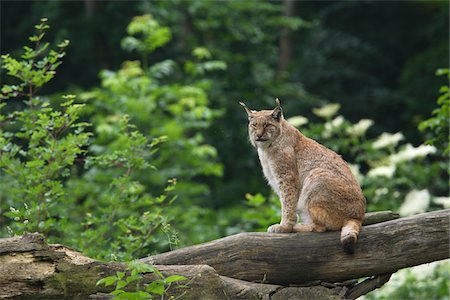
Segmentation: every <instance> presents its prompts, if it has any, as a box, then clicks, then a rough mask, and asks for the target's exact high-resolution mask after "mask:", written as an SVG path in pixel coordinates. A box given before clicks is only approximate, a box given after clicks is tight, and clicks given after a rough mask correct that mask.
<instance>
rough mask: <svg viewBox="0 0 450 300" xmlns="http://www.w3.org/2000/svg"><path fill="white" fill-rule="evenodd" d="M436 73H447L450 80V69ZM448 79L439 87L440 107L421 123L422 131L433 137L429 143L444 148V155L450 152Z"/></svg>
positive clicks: (438, 101) (449, 93) (449, 95)
mask: <svg viewBox="0 0 450 300" xmlns="http://www.w3.org/2000/svg"><path fill="white" fill-rule="evenodd" d="M436 74H437V75H441V76H442V75H446V77H447V79H448V80H450V74H449V69H439V70H437V72H436ZM448 80H447V84H446V85H443V86H441V88H440V89H439V92H440V96H439V98H438V99H437V104H438V108H436V109H435V110H433V112H432V114H433V117H431V118H429V119H428V120H425V121H423V122H422V123H420V124H419V129H420V130H421V131H427V132H430V133H431V137H430V138H429V139H428V140H427V143H428V144H431V145H434V146H436V147H437V148H438V149H440V150H442V152H443V154H444V155H445V154H449V153H450V145H449V140H450V132H449V129H450V121H449V116H450V90H449V82H448Z"/></svg>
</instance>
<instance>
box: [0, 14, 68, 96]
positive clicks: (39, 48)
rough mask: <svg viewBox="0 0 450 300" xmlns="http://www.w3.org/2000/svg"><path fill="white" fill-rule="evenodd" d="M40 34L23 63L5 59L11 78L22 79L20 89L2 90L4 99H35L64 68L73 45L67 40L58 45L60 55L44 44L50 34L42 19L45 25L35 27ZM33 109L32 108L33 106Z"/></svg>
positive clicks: (15, 87) (8, 88)
mask: <svg viewBox="0 0 450 300" xmlns="http://www.w3.org/2000/svg"><path fill="white" fill-rule="evenodd" d="M35 27H36V29H37V32H36V34H35V35H33V36H31V37H30V38H29V40H30V41H31V42H33V43H34V47H33V48H31V47H28V46H24V47H23V50H24V53H23V54H22V56H21V58H22V60H17V59H15V58H12V57H11V56H10V55H9V54H5V55H2V56H1V59H2V62H3V65H2V68H4V69H6V70H7V74H8V75H10V76H12V77H14V78H16V79H18V80H19V83H18V84H16V85H4V86H2V89H1V92H2V94H1V95H0V99H8V98H10V97H18V96H25V95H26V96H28V97H29V98H30V100H31V98H32V97H33V95H34V92H35V90H36V89H38V88H40V87H42V86H43V85H44V84H46V83H47V82H49V81H50V80H51V79H52V78H53V77H54V76H55V74H56V69H57V68H58V66H59V65H60V64H61V59H62V58H63V57H64V56H65V54H66V53H65V52H64V51H65V48H66V47H67V46H68V45H69V41H67V40H65V41H63V42H61V43H59V44H58V46H57V48H58V51H56V50H54V49H50V50H49V49H48V48H49V46H50V44H49V43H47V42H45V43H42V39H43V38H44V36H45V33H46V30H47V29H48V28H50V27H49V26H48V25H47V19H46V18H42V19H41V24H39V25H36V26H35ZM30 105H32V104H31V103H30Z"/></svg>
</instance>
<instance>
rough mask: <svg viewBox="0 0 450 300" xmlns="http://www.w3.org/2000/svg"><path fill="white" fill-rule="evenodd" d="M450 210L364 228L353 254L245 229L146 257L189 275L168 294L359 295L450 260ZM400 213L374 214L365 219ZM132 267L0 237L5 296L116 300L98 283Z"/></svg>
mask: <svg viewBox="0 0 450 300" xmlns="http://www.w3.org/2000/svg"><path fill="white" fill-rule="evenodd" d="M449 215H450V210H443V211H437V212H431V213H426V214H422V215H417V216H413V217H409V218H402V219H398V220H392V221H388V222H384V223H380V224H375V225H368V226H364V227H363V231H362V234H361V237H360V240H359V241H358V246H357V249H356V250H357V252H356V253H355V254H354V255H352V256H350V255H346V254H344V253H343V251H342V249H341V248H340V245H339V235H338V233H337V232H330V233H314V234H313V233H311V234H266V233H242V234H237V235H234V236H230V237H226V238H223V239H220V240H216V241H212V242H209V243H205V244H201V245H198V246H193V247H188V248H184V249H179V250H175V251H172V252H169V253H164V254H160V255H156V256H152V257H149V258H145V259H141V260H140V261H141V262H146V263H149V262H153V263H156V264H158V265H157V268H158V269H159V270H160V271H161V272H162V273H163V274H164V276H170V275H175V274H176V275H184V276H185V277H187V280H186V281H184V282H181V284H185V285H186V286H187V287H185V288H181V289H179V288H176V285H175V284H173V286H171V287H170V288H169V289H168V291H167V293H168V296H167V298H170V297H169V296H175V297H179V296H182V297H183V299H274V300H275V299H300V300H301V299H305V300H307V299H308V300H309V299H328V300H338V299H356V298H357V297H359V296H360V295H363V294H366V293H368V292H369V291H371V290H373V289H375V288H377V287H380V286H381V285H383V284H384V283H385V282H387V281H388V280H389V277H390V273H392V272H395V271H396V270H398V269H400V268H404V267H408V266H413V265H419V264H422V263H426V262H431V261H434V260H440V259H444V258H448V257H449V249H448V244H449V229H448V218H449ZM395 217H396V216H395V215H393V214H384V213H381V214H380V213H376V214H372V215H368V217H367V221H368V223H371V222H373V220H378V221H379V220H383V219H392V218H395ZM424 253H426V255H424ZM159 264H163V265H159ZM126 268H127V266H126V264H123V263H104V262H100V261H96V260H93V259H91V258H88V257H85V256H83V255H81V254H80V253H78V252H76V251H74V250H72V249H69V248H67V247H65V246H62V245H47V244H46V242H45V240H44V238H43V237H42V236H41V235H39V234H37V233H34V234H25V235H23V236H20V237H14V238H6V239H0V287H1V288H0V299H111V298H112V296H111V295H109V294H108V293H109V292H111V291H112V287H111V286H110V287H104V286H103V285H100V286H96V285H95V284H96V282H97V281H98V280H99V279H101V278H104V277H107V276H110V275H113V274H115V273H116V272H117V271H125V270H126ZM365 276H371V277H370V278H368V279H367V280H365V281H363V282H362V283H359V284H356V281H355V280H347V281H344V282H337V283H336V281H343V280H345V279H347V278H360V277H365ZM143 277H144V278H143V280H142V282H141V284H144V283H148V282H150V281H153V280H155V279H156V277H155V276H154V275H153V274H152V273H147V274H144V275H143ZM231 277H233V278H231ZM241 279H246V281H244V280H241ZM249 281H259V282H262V283H253V282H249ZM275 282H278V283H283V284H285V285H275V284H271V283H275ZM306 282H307V283H306ZM332 282H334V283H332ZM293 283H297V285H295V286H292V284H293ZM299 283H302V284H301V286H299V285H298V284H299ZM288 284H290V285H288ZM141 286H142V285H141ZM135 287H136V286H135V285H134V286H129V287H127V288H126V289H130V290H133V289H134V288H135Z"/></svg>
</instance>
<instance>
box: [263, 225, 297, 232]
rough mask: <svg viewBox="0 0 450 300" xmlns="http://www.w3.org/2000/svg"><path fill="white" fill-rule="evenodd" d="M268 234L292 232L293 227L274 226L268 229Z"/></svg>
mask: <svg viewBox="0 0 450 300" xmlns="http://www.w3.org/2000/svg"><path fill="white" fill-rule="evenodd" d="M267 232H269V233H284V232H292V226H287V225H281V224H273V225H272V226H269V228H267Z"/></svg>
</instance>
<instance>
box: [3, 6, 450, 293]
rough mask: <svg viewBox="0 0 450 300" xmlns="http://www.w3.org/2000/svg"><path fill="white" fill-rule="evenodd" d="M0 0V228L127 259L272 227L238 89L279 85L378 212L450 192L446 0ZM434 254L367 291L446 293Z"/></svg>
mask: <svg viewBox="0 0 450 300" xmlns="http://www.w3.org/2000/svg"><path fill="white" fill-rule="evenodd" d="M0 5H1V45H0V47H1V54H3V55H5V54H9V55H10V56H8V57H6V56H2V73H1V79H2V98H3V99H2V102H0V103H2V105H1V106H0V108H2V110H1V113H2V115H1V116H2V117H1V119H0V124H1V127H0V133H1V138H0V155H1V158H0V167H1V168H2V169H1V171H0V172H1V173H0V174H1V181H0V236H8V235H13V234H20V233H22V232H23V231H25V230H28V231H40V232H43V233H44V234H46V235H47V237H48V238H49V240H50V241H53V242H58V243H63V244H67V245H69V246H72V247H75V248H77V249H79V250H80V251H82V252H83V253H85V254H87V255H90V256H92V257H96V258H99V259H106V260H115V259H118V260H130V259H132V258H136V257H141V256H145V255H149V254H151V253H156V252H161V251H167V250H169V249H172V248H176V247H182V246H186V245H190V244H195V243H200V242H204V241H207V240H211V239H215V238H218V237H221V236H225V235H229V234H233V233H237V232H241V231H252V230H253V231H255V230H257V231H263V230H265V228H267V226H268V225H270V224H272V223H275V222H278V220H279V208H278V200H277V199H276V198H275V197H274V195H273V194H271V192H270V189H269V188H268V186H267V184H266V182H265V180H264V178H263V175H262V172H261V168H260V166H259V162H258V159H257V156H256V153H255V151H254V149H252V148H251V145H250V143H249V142H248V141H247V132H246V131H247V127H246V115H245V113H244V112H243V110H242V108H241V107H240V106H239V105H238V101H242V100H244V101H245V102H246V104H247V105H248V106H249V107H251V108H254V109H263V108H271V107H273V106H274V98H275V97H278V98H280V99H281V102H282V105H283V108H284V113H285V117H286V118H289V120H290V121H291V122H292V123H293V124H294V125H295V126H297V127H298V128H299V129H300V130H301V131H302V132H303V133H304V134H306V135H308V136H310V137H312V138H314V139H316V140H318V141H319V142H320V143H322V144H324V145H326V146H328V147H330V148H332V149H333V150H335V151H337V152H338V153H340V154H341V155H343V157H344V158H345V159H346V160H347V161H348V162H349V163H350V164H351V167H352V170H353V171H354V173H355V175H356V176H357V178H358V180H359V181H360V183H361V185H362V188H363V191H364V193H365V195H366V198H367V203H368V211H374V210H384V209H392V210H395V211H400V213H401V214H402V215H409V214H415V213H420V212H424V211H429V210H434V209H442V208H447V207H450V200H449V198H448V182H449V180H448V160H447V157H448V136H449V135H448V69H447V68H448V64H449V61H448V57H449V5H448V2H446V1H389V2H385V1H288V0H285V1H194V0H193V1H95V0H85V1H2V2H1V3H0ZM42 18H47V19H48V20H47V21H44V22H43V21H41V19H42ZM42 22H43V23H45V24H48V25H49V27H50V28H43V27H41V28H34V26H35V25H36V24H40V23H42ZM35 31H38V34H37V35H35V36H37V38H36V39H37V40H38V41H36V39H35V40H33V41H30V40H28V37H29V36H33V35H34V34H35ZM40 33H45V35H44V36H40V35H39V34H40ZM64 40H69V41H70V45H68V46H67V47H66V46H65V45H60V46H61V47H57V46H56V45H57V44H58V43H61V42H62V41H64ZM46 42H49V46H48V48H45V43H46ZM23 46H28V47H30V48H29V49H30V50H27V49H24V48H23ZM57 48H59V52H55V53H60V54H61V55H60V56H58V55H59V54H55V53H52V52H51V51H50V49H56V50H57ZM31 49H34V50H31ZM27 51H28V54H29V55H23V53H24V52H25V53H27ZM33 51H34V52H33ZM63 56H64V57H63ZM52 57H53V59H52ZM11 58H14V59H15V60H14V59H11ZM40 61H42V63H39V62H40ZM61 61H62V64H61V65H59V62H61ZM23 70H27V72H25V71H23ZM49 72H50V73H49ZM47 75H48V76H47ZM436 75H440V76H436ZM50 80H51V81H50ZM68 94H70V95H69V96H67V95H68ZM438 99H439V100H438ZM437 100H438V101H437ZM430 118H431V119H430ZM419 128H420V129H419ZM443 266H444V267H443ZM430 268H431V269H432V270H433V272H429V276H428V277H427V278H428V279H429V280H428V281H427V282H428V284H425V285H423V286H421V287H418V286H417V284H415V283H416V282H418V281H421V282H423V280H421V279H417V277H415V275H414V273H413V272H412V271H405V272H412V273H411V274H410V273H408V274H406V273H400V274H403V275H401V276H403V277H402V279H401V280H400V279H399V280H400V281H398V280H397V281H395V280H394V281H395V282H396V283H397V284H399V286H400V287H403V289H402V288H396V289H391V290H389V289H382V290H380V291H375V292H373V293H371V294H370V295H369V296H368V297H369V298H376V299H384V298H388V297H391V298H392V297H398V299H400V298H414V299H419V298H422V299H424V298H423V295H426V298H427V299H447V298H446V297H448V279H449V272H448V263H445V264H444V265H443V264H437V265H433V266H430ZM404 274H406V275H404ZM433 276H435V277H433ZM430 278H431V279H430ZM433 278H441V279H442V278H444V279H446V280H444V281H442V280H434V279H433ZM399 282H400V283H399ZM412 286H414V289H412V288H411V287H412Z"/></svg>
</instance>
